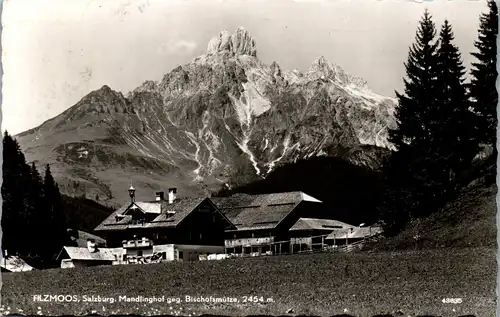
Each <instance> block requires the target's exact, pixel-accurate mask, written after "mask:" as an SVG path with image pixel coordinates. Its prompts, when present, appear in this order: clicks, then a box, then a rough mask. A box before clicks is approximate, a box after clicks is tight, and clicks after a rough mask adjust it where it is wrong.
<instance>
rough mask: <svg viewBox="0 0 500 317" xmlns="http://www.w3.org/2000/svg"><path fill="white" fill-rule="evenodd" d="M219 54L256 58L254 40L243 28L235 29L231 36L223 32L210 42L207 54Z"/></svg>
mask: <svg viewBox="0 0 500 317" xmlns="http://www.w3.org/2000/svg"><path fill="white" fill-rule="evenodd" d="M221 52H229V53H232V54H234V55H250V56H254V57H257V47H256V44H255V40H254V39H253V38H252V37H251V36H250V34H249V33H248V31H247V30H245V29H244V28H243V27H239V28H237V29H236V31H235V32H234V34H232V35H230V34H229V32H228V31H226V30H223V31H221V32H220V34H219V35H218V36H216V37H213V38H212V39H211V40H210V42H209V43H208V48H207V53H208V54H217V53H221Z"/></svg>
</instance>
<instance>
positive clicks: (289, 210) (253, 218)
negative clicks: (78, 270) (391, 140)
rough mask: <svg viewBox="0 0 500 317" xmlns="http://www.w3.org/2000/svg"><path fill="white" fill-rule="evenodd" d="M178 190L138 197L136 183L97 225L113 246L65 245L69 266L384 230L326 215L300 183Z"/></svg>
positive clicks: (214, 254)
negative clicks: (251, 190) (207, 192)
mask: <svg viewBox="0 0 500 317" xmlns="http://www.w3.org/2000/svg"><path fill="white" fill-rule="evenodd" d="M176 193H177V192H176V189H175V188H171V189H169V192H168V197H167V198H166V199H165V197H164V195H163V192H157V193H156V199H155V200H150V201H137V200H136V199H135V198H136V197H135V189H134V188H133V187H132V186H131V187H130V189H129V195H130V202H128V203H126V204H124V205H123V206H122V207H120V208H119V209H117V210H116V211H115V212H113V213H112V214H111V215H110V216H109V217H108V218H106V219H105V220H104V221H103V222H102V223H101V224H99V226H97V228H96V229H95V232H96V233H97V234H98V235H100V236H102V237H104V238H105V239H106V246H107V248H98V249H97V250H96V249H95V248H93V247H92V243H91V242H89V243H90V244H89V247H88V248H71V247H65V249H64V251H63V252H62V255H63V258H64V261H63V262H64V263H63V264H64V267H73V266H90V265H101V264H127V263H152V262H161V261H172V260H184V261H192V260H199V259H219V258H225V257H226V256H228V255H229V256H232V255H234V256H245V255H258V254H282V253H296V252H301V251H313V250H318V249H324V248H325V247H326V246H328V245H331V244H345V243H350V242H351V241H356V240H359V239H363V238H364V236H370V235H371V234H372V233H373V234H375V233H378V231H377V230H375V231H373V232H372V231H370V230H371V229H365V228H361V229H360V228H359V227H355V226H352V225H348V224H345V223H343V222H340V221H337V220H332V219H324V218H325V216H328V215H325V214H324V212H325V211H324V210H323V208H322V202H321V201H320V200H319V199H316V198H314V197H312V196H310V195H308V194H306V193H303V192H300V191H295V192H286V193H272V194H262V195H247V194H236V195H233V196H230V197H212V198H209V197H198V198H177V197H176ZM367 230H368V231H367ZM365 231H366V232H365Z"/></svg>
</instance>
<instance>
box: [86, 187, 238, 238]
mask: <svg viewBox="0 0 500 317" xmlns="http://www.w3.org/2000/svg"><path fill="white" fill-rule="evenodd" d="M129 193H130V198H131V201H130V202H129V203H127V204H125V205H123V206H122V207H121V208H119V209H118V210H116V211H115V212H113V213H112V214H111V215H110V216H109V217H108V218H106V219H105V220H104V221H103V222H102V223H101V224H99V226H97V228H96V229H95V232H96V233H97V234H99V235H101V236H103V237H104V238H105V239H106V241H107V246H108V247H121V246H122V245H123V241H124V240H131V239H133V238H134V237H139V238H147V239H148V240H150V241H153V243H154V244H155V245H160V244H178V245H200V246H224V238H225V236H224V235H225V231H227V230H232V229H235V226H234V225H233V224H232V223H231V221H230V220H229V219H228V218H227V217H226V216H225V215H224V214H222V213H221V212H220V211H219V209H218V208H217V207H216V206H215V205H214V204H213V202H212V201H211V200H210V198H208V197H200V198H177V197H176V189H175V188H171V189H169V195H168V198H167V199H165V198H164V196H163V192H158V193H157V195H156V199H155V200H152V201H136V200H135V189H134V188H133V187H131V188H130V189H129Z"/></svg>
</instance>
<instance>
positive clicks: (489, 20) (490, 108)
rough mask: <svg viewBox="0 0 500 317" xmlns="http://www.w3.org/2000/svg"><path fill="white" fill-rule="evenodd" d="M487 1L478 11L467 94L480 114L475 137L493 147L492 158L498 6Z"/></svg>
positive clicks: (492, 1) (495, 123) (494, 140)
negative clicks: (480, 10)
mask: <svg viewBox="0 0 500 317" xmlns="http://www.w3.org/2000/svg"><path fill="white" fill-rule="evenodd" d="M487 3H488V8H489V12H488V13H483V14H482V15H481V17H480V26H479V36H478V40H477V41H475V42H474V46H475V47H476V49H477V51H476V52H474V53H472V55H473V56H474V57H475V58H476V59H477V61H476V62H473V63H472V70H471V75H472V79H471V83H470V96H471V99H472V106H473V108H474V111H475V112H476V113H478V115H479V117H480V122H479V124H478V130H479V131H478V134H479V141H481V142H482V143H484V144H487V145H491V146H493V147H494V149H495V155H494V156H493V158H494V160H495V161H496V153H497V149H496V129H497V112H496V109H497V103H498V92H497V90H496V84H495V83H496V79H497V75H498V73H497V69H496V63H497V34H498V8H497V5H496V3H495V1H494V0H488V2H487Z"/></svg>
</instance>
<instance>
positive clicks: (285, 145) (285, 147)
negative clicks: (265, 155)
mask: <svg viewBox="0 0 500 317" xmlns="http://www.w3.org/2000/svg"><path fill="white" fill-rule="evenodd" d="M289 145H290V135H289V134H288V135H287V136H286V137H285V139H284V140H283V152H281V156H279V157H278V158H277V159H274V160H272V161H271V162H269V163H267V173H268V174H269V173H271V171H272V170H273V168H274V166H275V165H276V163H278V162H279V161H281V159H283V157H285V155H286V153H287V151H288V150H289ZM275 148H276V147H275ZM275 148H273V149H272V150H271V151H274V149H275Z"/></svg>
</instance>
